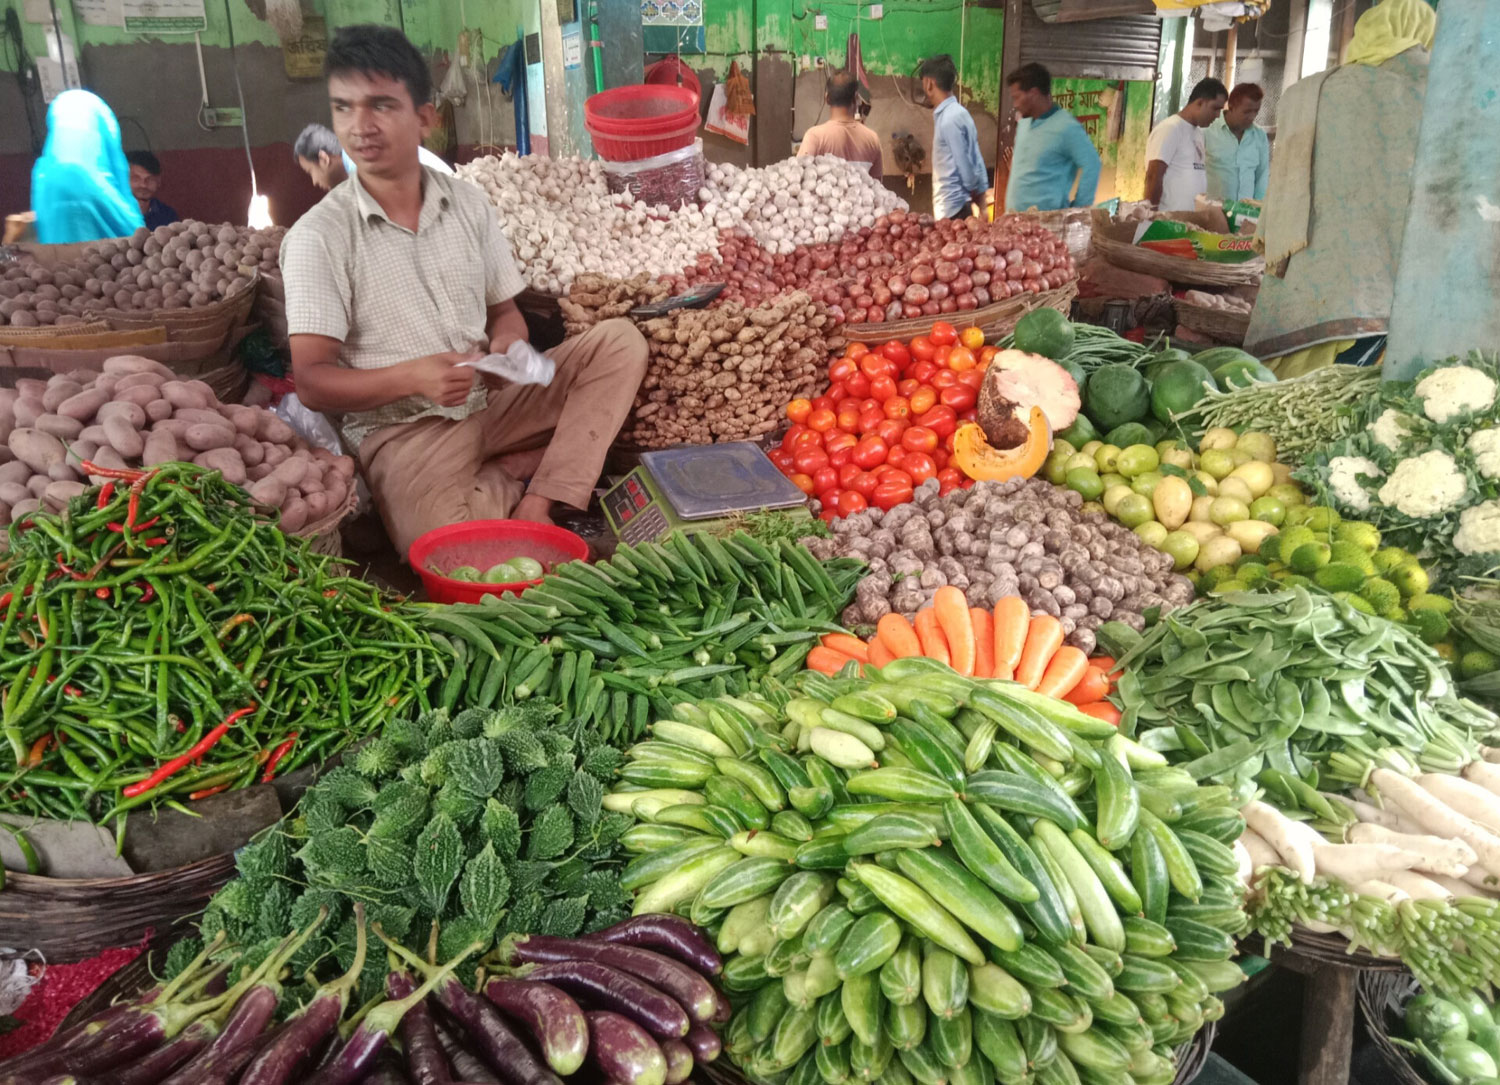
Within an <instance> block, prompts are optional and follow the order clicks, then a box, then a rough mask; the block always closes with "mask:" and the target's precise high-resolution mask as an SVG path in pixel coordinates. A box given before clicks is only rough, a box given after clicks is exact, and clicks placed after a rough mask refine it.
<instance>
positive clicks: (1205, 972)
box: [1182, 961, 1245, 994]
mask: <svg viewBox="0 0 1500 1085" xmlns="http://www.w3.org/2000/svg"><path fill="white" fill-rule="evenodd" d="M1182 963H1183V965H1184V966H1185V967H1186V968H1187V969H1188V970H1189V971H1191V972H1193V973H1195V974H1196V975H1197V976H1198V978H1199V979H1200V980H1202V981H1203V985H1204V986H1205V987H1207V988H1208V990H1209V991H1210V992H1212V993H1213V994H1218V993H1219V992H1220V991H1228V990H1231V989H1233V988H1235V987H1238V986H1239V985H1240V984H1242V983H1244V982H1245V973H1244V970H1243V969H1241V968H1240V966H1239V965H1237V964H1235V963H1234V962H1233V961H1183V962H1182Z"/></svg>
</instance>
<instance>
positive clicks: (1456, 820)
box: [1370, 769, 1500, 874]
mask: <svg viewBox="0 0 1500 1085" xmlns="http://www.w3.org/2000/svg"><path fill="white" fill-rule="evenodd" d="M1370 780H1371V782H1372V783H1373V784H1374V785H1375V786H1376V787H1377V788H1379V789H1380V793H1381V795H1383V796H1384V797H1385V798H1386V799H1388V800H1389V801H1391V802H1393V803H1395V804H1396V805H1397V806H1398V807H1400V808H1401V810H1402V811H1403V812H1404V813H1405V814H1406V815H1407V816H1408V817H1410V818H1411V819H1412V820H1413V821H1415V822H1416V823H1417V824H1418V825H1420V826H1421V827H1422V828H1423V829H1425V830H1427V831H1428V832H1429V833H1432V834H1433V835H1434V836H1441V837H1457V838H1458V839H1459V840H1462V841H1463V842H1464V843H1465V844H1467V845H1469V847H1471V848H1473V849H1474V854H1475V856H1477V857H1478V859H1479V865H1480V866H1482V867H1484V869H1485V870H1487V871H1490V872H1500V836H1496V835H1495V834H1494V833H1492V832H1490V831H1489V830H1488V829H1486V828H1484V827H1483V826H1481V825H1476V824H1475V823H1474V822H1473V821H1471V820H1469V819H1468V818H1466V817H1464V816H1463V815H1462V814H1460V813H1458V811H1456V810H1454V809H1453V808H1452V807H1450V806H1447V805H1446V804H1444V803H1443V802H1441V801H1439V800H1438V799H1437V798H1436V797H1435V796H1433V795H1432V794H1431V793H1430V792H1428V791H1425V790H1423V789H1422V788H1420V787H1418V786H1417V784H1416V783H1415V782H1413V781H1411V780H1408V779H1407V778H1406V777H1405V776H1402V775H1401V774H1400V773H1397V772H1392V771H1391V770H1390V769H1376V770H1375V771H1374V772H1372V773H1371V774H1370ZM1469 873H1470V874H1472V873H1473V869H1472V868H1471V869H1470V871H1469Z"/></svg>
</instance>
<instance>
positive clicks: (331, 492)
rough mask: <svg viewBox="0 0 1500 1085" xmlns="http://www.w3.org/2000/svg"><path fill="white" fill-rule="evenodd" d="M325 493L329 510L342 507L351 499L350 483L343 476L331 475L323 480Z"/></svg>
mask: <svg viewBox="0 0 1500 1085" xmlns="http://www.w3.org/2000/svg"><path fill="white" fill-rule="evenodd" d="M323 495H324V496H325V497H327V498H328V511H329V512H333V511H334V510H335V509H341V508H343V507H344V502H345V501H347V500H348V499H349V485H348V483H346V482H345V481H344V479H343V478H341V477H338V476H329V477H327V478H325V479H324V480H323Z"/></svg>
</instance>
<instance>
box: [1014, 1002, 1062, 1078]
mask: <svg viewBox="0 0 1500 1085" xmlns="http://www.w3.org/2000/svg"><path fill="white" fill-rule="evenodd" d="M1016 1035H1017V1036H1019V1037H1020V1040H1021V1046H1022V1048H1024V1049H1025V1051H1026V1062H1027V1064H1028V1065H1030V1066H1033V1067H1037V1066H1046V1065H1047V1064H1048V1063H1050V1062H1051V1061H1052V1060H1053V1059H1055V1058H1057V1030H1056V1029H1054V1028H1053V1027H1052V1026H1051V1025H1049V1024H1047V1023H1046V1022H1045V1021H1043V1020H1041V1019H1040V1018H1038V1017H1036V1016H1035V1015H1033V1014H1027V1015H1026V1016H1025V1017H1022V1018H1019V1019H1018V1020H1017V1021H1016Z"/></svg>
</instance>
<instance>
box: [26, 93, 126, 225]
mask: <svg viewBox="0 0 1500 1085" xmlns="http://www.w3.org/2000/svg"><path fill="white" fill-rule="evenodd" d="M31 209H32V210H33V211H34V212H35V213H36V232H37V238H38V240H40V241H41V242H42V243H43V244H44V245H66V244H70V243H72V242H76V241H98V240H100V239H101V238H106V237H125V236H127V235H129V234H132V233H134V232H135V231H136V230H137V229H138V228H140V227H142V226H145V225H146V222H145V220H144V219H143V218H141V209H140V207H139V206H138V205H137V204H136V202H135V197H133V196H132V195H131V194H130V165H129V163H127V162H126V161H125V148H124V147H123V146H121V144H120V124H119V122H118V121H116V120H115V115H114V113H113V112H111V111H110V108H109V106H107V105H105V104H104V100H103V99H102V98H100V97H99V96H98V95H95V94H90V93H89V92H88V91H86V90H65V91H63V92H62V93H61V94H59V95H58V96H57V97H56V98H54V99H52V105H51V106H50V107H49V108H48V110H47V145H46V147H44V148H43V149H42V156H41V157H40V158H38V159H37V160H36V165H35V166H33V167H32V170H31Z"/></svg>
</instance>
